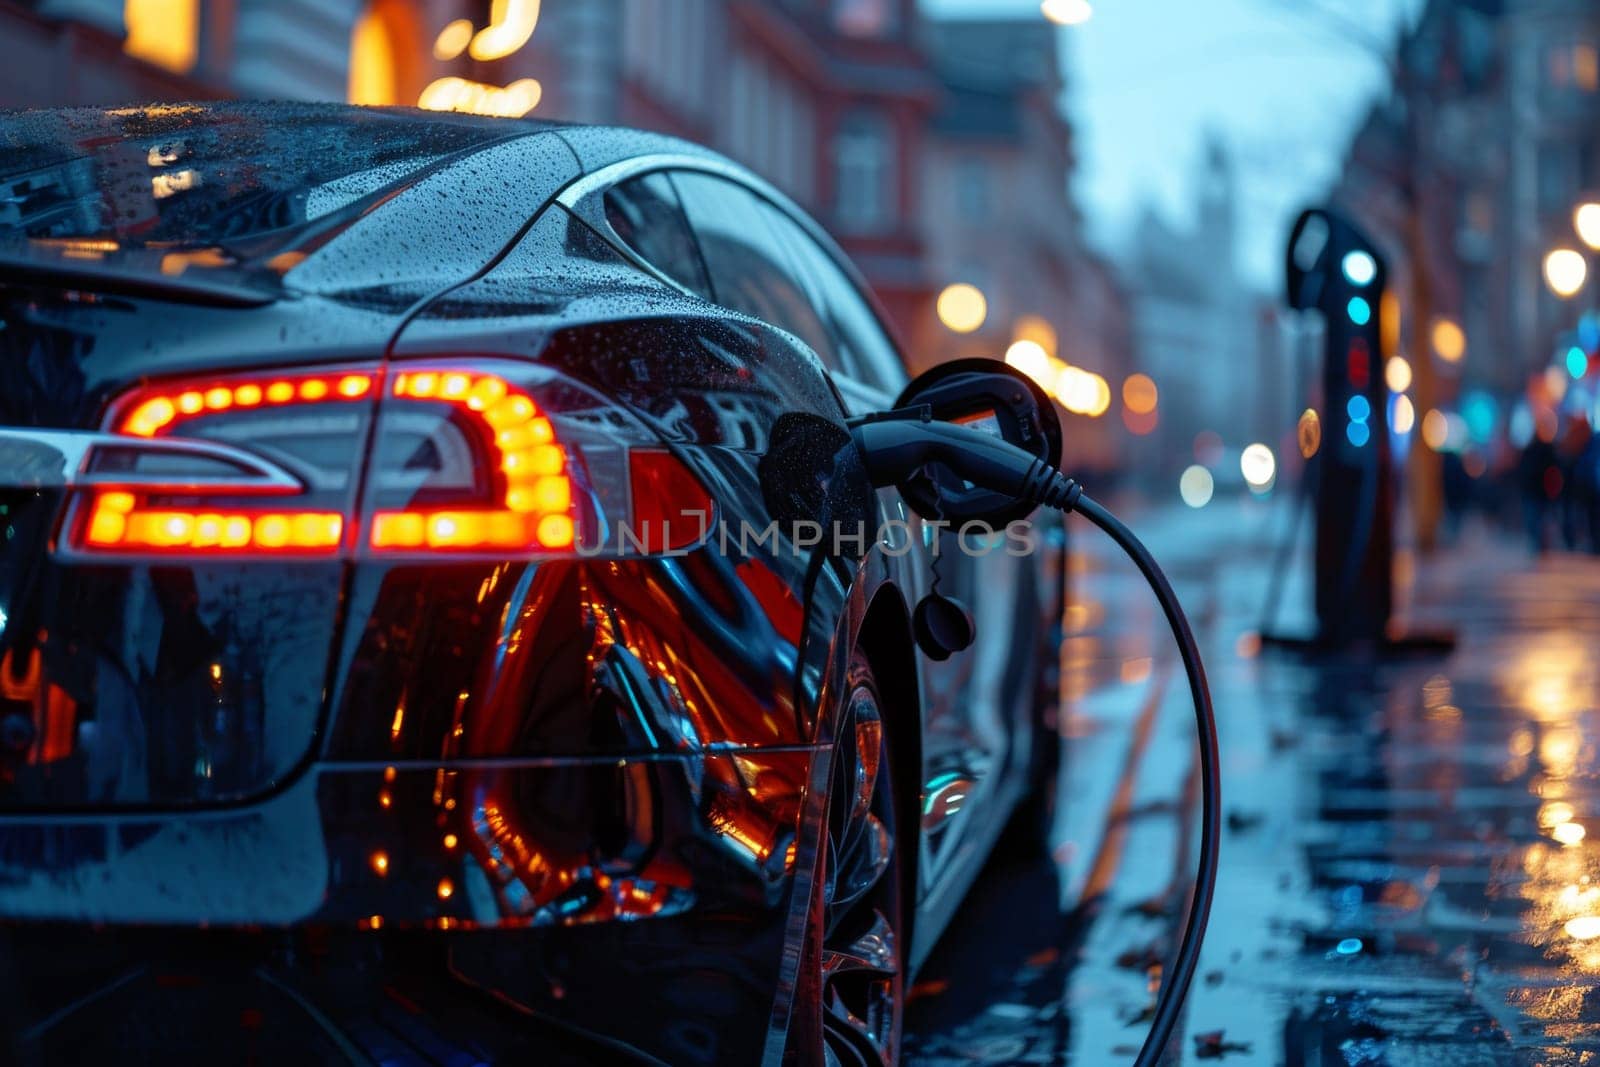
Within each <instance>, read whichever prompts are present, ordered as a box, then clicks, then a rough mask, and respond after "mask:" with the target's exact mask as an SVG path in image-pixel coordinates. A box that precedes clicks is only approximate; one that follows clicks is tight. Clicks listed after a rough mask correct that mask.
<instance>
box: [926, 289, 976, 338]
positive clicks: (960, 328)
mask: <svg viewBox="0 0 1600 1067" xmlns="http://www.w3.org/2000/svg"><path fill="white" fill-rule="evenodd" d="M936 310H937V311H938V313H939V321H940V322H942V323H944V324H945V326H946V327H948V328H949V329H951V330H954V331H955V332H956V333H971V332H972V331H973V330H976V329H977V328H978V327H980V326H982V325H983V322H984V320H985V319H987V318H988V317H989V301H988V300H987V299H985V298H984V295H983V291H982V290H980V289H979V288H978V287H977V286H976V285H968V284H967V283H966V282H957V283H955V284H954V285H947V286H945V288H944V291H943V292H941V293H940V294H939V300H938V303H937V305H936Z"/></svg>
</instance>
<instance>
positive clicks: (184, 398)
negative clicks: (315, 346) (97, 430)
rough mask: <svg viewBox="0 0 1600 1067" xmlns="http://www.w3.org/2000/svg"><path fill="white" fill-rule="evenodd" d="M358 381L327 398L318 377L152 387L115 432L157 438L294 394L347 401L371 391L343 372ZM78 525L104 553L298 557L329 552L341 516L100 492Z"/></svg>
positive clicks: (367, 381)
mask: <svg viewBox="0 0 1600 1067" xmlns="http://www.w3.org/2000/svg"><path fill="white" fill-rule="evenodd" d="M344 381H351V382H354V381H359V382H360V383H361V386H360V388H359V390H357V389H353V388H351V389H348V390H347V391H345V392H344V393H343V395H342V396H340V397H329V395H328V385H327V382H326V381H324V380H322V379H320V378H315V377H312V378H303V379H298V380H295V381H290V380H274V381H273V382H272V383H271V384H269V385H267V386H266V387H265V388H263V387H262V385H261V384H260V383H258V382H243V383H240V384H237V385H229V384H224V383H217V384H213V385H209V386H206V387H204V388H184V389H177V390H175V391H164V390H159V389H158V390H155V391H153V395H147V396H144V397H143V398H139V399H137V400H136V402H135V403H133V405H132V407H131V409H130V410H128V412H127V414H126V415H123V416H120V417H118V418H116V419H115V420H114V424H113V425H114V427H115V429H116V430H117V431H118V432H120V433H125V434H130V435H132V436H135V437H156V436H159V435H161V434H164V433H167V432H170V431H171V430H173V429H174V428H175V427H176V426H177V425H178V424H179V423H181V422H183V421H185V420H187V419H191V418H196V417H200V416H206V415H209V414H212V413H214V412H222V411H227V410H229V409H231V408H234V407H244V408H254V407H259V406H261V405H263V404H266V405H282V404H288V403H291V402H292V401H293V400H294V399H295V397H296V396H297V395H298V396H300V397H302V398H311V399H322V398H328V399H344V400H349V399H354V398H355V396H358V395H360V394H363V393H365V392H367V391H368V390H370V389H371V376H370V375H365V374H361V375H347V376H346V377H345V379H344ZM87 512H88V518H87V519H86V520H85V522H84V525H83V527H82V530H83V539H84V543H85V545H86V547H89V548H92V549H101V550H108V551H139V552H147V551H160V552H179V553H181V552H194V551H198V550H221V551H232V552H238V551H252V552H262V551H265V552H269V553H283V554H291V555H293V554H298V555H324V554H327V553H329V552H332V551H334V550H336V549H337V548H338V547H339V545H340V544H341V542H342V540H343V537H344V530H345V519H344V516H343V515H340V514H338V513H335V512H326V511H295V510H286V509H272V510H265V511H263V510H254V509H250V510H247V509H244V508H227V509H218V508H193V507H151V506H146V505H143V504H141V503H140V502H139V500H138V499H137V498H136V497H135V496H134V495H133V494H132V493H127V492H122V491H110V490H102V491H100V492H97V493H95V494H94V495H93V496H92V497H91V498H90V502H89V505H88V508H87Z"/></svg>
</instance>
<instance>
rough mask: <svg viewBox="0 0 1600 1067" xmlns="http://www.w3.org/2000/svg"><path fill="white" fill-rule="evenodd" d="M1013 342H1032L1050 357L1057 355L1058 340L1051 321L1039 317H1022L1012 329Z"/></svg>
mask: <svg viewBox="0 0 1600 1067" xmlns="http://www.w3.org/2000/svg"><path fill="white" fill-rule="evenodd" d="M1011 339H1012V340H1013V341H1032V342H1033V343H1034V344H1036V345H1038V346H1039V347H1040V348H1042V349H1044V350H1045V351H1046V352H1047V353H1049V354H1050V355H1052V356H1053V355H1055V354H1056V346H1057V343H1058V339H1057V337H1056V328H1055V327H1054V326H1052V325H1051V324H1050V320H1048V319H1046V318H1043V317H1042V316H1039V315H1022V316H1020V317H1018V319H1017V321H1016V323H1015V324H1014V325H1013V326H1012V327H1011Z"/></svg>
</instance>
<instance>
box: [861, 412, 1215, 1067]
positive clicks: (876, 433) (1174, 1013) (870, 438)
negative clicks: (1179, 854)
mask: <svg viewBox="0 0 1600 1067" xmlns="http://www.w3.org/2000/svg"><path fill="white" fill-rule="evenodd" d="M893 414H897V413H891V415H893ZM907 415H908V416H909V417H900V418H895V417H888V418H882V419H872V420H864V421H860V422H856V423H854V424H852V425H851V427H850V433H851V436H852V437H853V438H854V440H855V445H856V449H857V451H858V452H859V453H860V458H861V463H862V466H863V467H864V468H865V470H866V473H867V476H868V478H870V479H871V481H872V483H873V484H874V485H877V486H890V485H900V484H902V483H904V482H906V481H907V480H909V479H910V478H912V477H913V476H914V475H915V474H916V472H917V471H919V470H921V469H922V468H923V467H925V466H927V465H928V464H930V463H938V464H941V465H943V466H944V467H946V468H948V469H949V471H950V473H952V474H954V475H955V476H956V477H958V478H960V479H963V480H964V481H966V482H969V483H971V484H972V485H974V486H980V487H982V488H985V489H989V490H992V491H994V492H997V493H1004V494H1008V495H1011V496H1014V497H1017V498H1018V499H1021V500H1027V501H1030V502H1032V503H1035V504H1041V505H1044V506H1045V507H1051V508H1056V509H1058V510H1060V511H1063V512H1073V511H1076V512H1078V513H1079V514H1080V515H1082V516H1083V517H1084V518H1086V519H1088V520H1089V521H1090V522H1091V523H1093V524H1094V525H1095V526H1097V527H1099V528H1100V529H1101V530H1102V531H1104V532H1105V534H1106V535H1107V536H1109V537H1110V538H1111V539H1112V540H1113V541H1115V542H1116V543H1117V546H1118V547H1119V548H1121V549H1122V550H1123V552H1124V553H1126V554H1127V556H1128V558H1129V559H1131V560H1132V561H1133V564H1134V566H1136V567H1137V568H1138V569H1139V573H1140V574H1141V575H1143V577H1144V579H1145V581H1146V582H1147V583H1149V585H1150V588H1151V590H1152V591H1153V592H1154V593H1155V595H1156V599H1157V600H1158V601H1160V603H1161V610H1162V613H1163V614H1164V615H1165V616H1166V619H1167V624H1168V626H1169V627H1171V629H1172V635H1173V637H1174V638H1175V639H1176V640H1177V643H1178V651H1179V654H1180V655H1181V656H1182V658H1183V668H1184V673H1185V675H1186V676H1187V677H1188V680H1189V692H1190V694H1191V695H1192V696H1193V698H1194V712H1195V730H1196V733H1197V735H1198V739H1199V747H1200V793H1201V800H1200V808H1201V812H1200V863H1199V873H1198V875H1197V877H1196V882H1195V889H1194V895H1193V897H1192V898H1191V899H1190V903H1189V915H1188V920H1187V922H1186V923H1185V925H1184V931H1183V938H1182V940H1181V941H1180V942H1179V945H1178V952H1177V955H1176V957H1175V958H1174V960H1173V964H1172V968H1171V970H1170V971H1168V972H1167V974H1166V977H1165V980H1164V981H1163V982H1162V984H1161V991H1160V992H1159V993H1158V994H1157V996H1156V1005H1155V1012H1154V1015H1153V1017H1152V1019H1151V1023H1150V1033H1149V1035H1148V1036H1147V1037H1146V1038H1145V1042H1144V1045H1143V1046H1142V1047H1141V1048H1140V1049H1139V1055H1138V1058H1137V1059H1136V1060H1135V1061H1134V1062H1135V1064H1136V1067H1155V1065H1156V1064H1157V1063H1159V1062H1160V1061H1161V1059H1162V1056H1163V1053H1164V1052H1165V1051H1166V1047H1167V1043H1168V1042H1169V1041H1170V1040H1171V1038H1172V1032H1173V1030H1174V1029H1175V1028H1176V1026H1177V1021H1178V1015H1179V1012H1180V1011H1181V1010H1182V1007H1183V1000H1184V997H1185V996H1186V995H1187V994H1188V991H1189V985H1190V983H1191V982H1192V981H1193V979H1194V973H1195V970H1196V968H1197V967H1198V966H1199V963H1200V947H1201V944H1202V942H1203V941H1204V939H1205V932H1206V922H1207V920H1208V918H1209V917H1210V914H1211V899H1212V896H1213V895H1214V894H1215V891H1216V884H1217V862H1218V853H1219V850H1220V847H1221V823H1222V797H1221V792H1220V781H1219V778H1220V774H1221V760H1220V757H1219V753H1218V748H1217V722H1216V715H1215V713H1214V711H1213V709H1212V706H1211V689H1210V686H1209V685H1207V683H1206V673H1205V665H1204V664H1203V663H1202V662H1201V659H1200V649H1199V647H1198V645H1197V644H1196V643H1195V639H1194V632H1193V631H1192V630H1191V629H1190V627H1189V620H1188V618H1187V617H1186V616H1185V615H1184V613H1183V605H1182V604H1180V603H1179V601H1178V597H1177V594H1176V593H1174V592H1173V590H1172V584H1171V583H1170V582H1169V581H1167V576H1166V575H1165V574H1164V573H1162V570H1161V567H1160V565H1159V564H1157V563H1156V561H1155V557H1154V556H1152V555H1151V554H1150V551H1149V550H1148V549H1147V548H1145V546H1144V544H1143V542H1141V541H1140V540H1139V539H1138V538H1137V537H1136V536H1134V534H1133V531H1132V530H1130V529H1128V527H1127V526H1125V525H1123V523H1122V522H1121V521H1120V520H1119V519H1117V517H1116V516H1115V515H1112V514H1111V513H1110V512H1109V511H1107V510H1106V509H1105V508H1104V507H1102V506H1101V505H1100V504H1098V503H1097V502H1095V501H1094V500H1093V499H1091V498H1090V497H1088V496H1085V495H1084V492H1083V487H1082V486H1080V485H1079V484H1078V483H1077V482H1076V481H1074V480H1073V479H1072V478H1069V477H1068V476H1067V475H1065V474H1063V473H1062V472H1061V471H1059V470H1057V469H1056V468H1055V467H1053V466H1052V465H1051V464H1050V463H1048V462H1046V461H1045V460H1043V459H1040V458H1039V457H1037V456H1034V455H1031V454H1029V453H1028V452H1025V451H1023V450H1022V449H1020V448H1017V447H1016V446H1015V445H1012V444H1009V443H1007V442H1006V441H1004V440H1002V439H1001V438H998V437H995V436H993V435H991V434H987V433H983V432H981V431H978V430H973V429H968V428H967V427H964V426H958V425H955V424H954V423H949V422H933V421H929V420H928V419H927V417H926V416H925V415H924V416H922V417H917V416H916V414H914V413H911V412H908V413H907Z"/></svg>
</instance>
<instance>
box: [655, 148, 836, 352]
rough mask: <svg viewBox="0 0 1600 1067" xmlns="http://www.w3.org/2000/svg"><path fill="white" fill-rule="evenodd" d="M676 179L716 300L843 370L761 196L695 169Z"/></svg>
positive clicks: (830, 336)
mask: <svg viewBox="0 0 1600 1067" xmlns="http://www.w3.org/2000/svg"><path fill="white" fill-rule="evenodd" d="M672 181H673V184H674V185H676V186H677V189H678V196H679V199H680V200H681V201H682V203H683V210H684V214H685V215H687V216H688V219H689V225H690V227H691V228H692V229H693V231H694V235H695V237H696V238H697V239H698V240H699V243H700V253H701V255H702V257H703V258H704V259H705V264H706V270H707V271H708V273H709V274H710V276H711V290H712V292H713V294H714V299H715V300H716V302H717V303H719V304H722V305H724V306H726V307H730V308H733V309H734V310H735V311H742V312H744V313H745V314H746V315H750V316H752V317H753V318H757V319H761V320H762V321H764V322H770V323H772V325H774V326H777V327H779V328H780V329H784V330H788V331H789V332H790V333H792V334H794V335H795V336H796V337H798V338H800V340H802V341H804V342H805V343H806V344H807V345H809V346H810V347H811V349H812V351H814V352H816V354H817V355H818V356H819V357H820V358H821V360H822V362H823V364H824V365H825V366H826V367H827V368H828V369H829V370H838V369H839V356H838V353H837V351H836V350H835V348H834V344H833V335H832V333H831V332H830V331H829V330H828V328H827V326H825V325H824V324H823V321H822V318H821V317H820V316H819V315H818V313H817V309H816V307H815V305H814V304H813V303H812V301H811V299H810V295H809V294H808V293H807V291H806V288H805V287H804V286H803V285H802V284H801V282H800V280H799V279H798V278H797V277H796V275H795V271H794V267H793V265H792V264H791V262H790V258H789V255H788V253H787V252H786V251H785V249H784V247H783V245H782V243H781V237H780V235H779V234H778V233H777V232H776V231H775V230H774V229H773V226H772V222H771V219H770V217H769V213H768V210H767V208H766V205H765V203H764V202H763V201H762V200H761V198H760V197H758V196H756V195H755V194H754V193H753V192H751V191H750V190H748V189H745V188H744V187H743V186H740V185H736V184H735V183H733V182H730V181H727V180H726V179H724V178H718V177H714V176H712V175H709V174H699V173H696V172H694V171H676V172H674V174H673V176H672Z"/></svg>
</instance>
